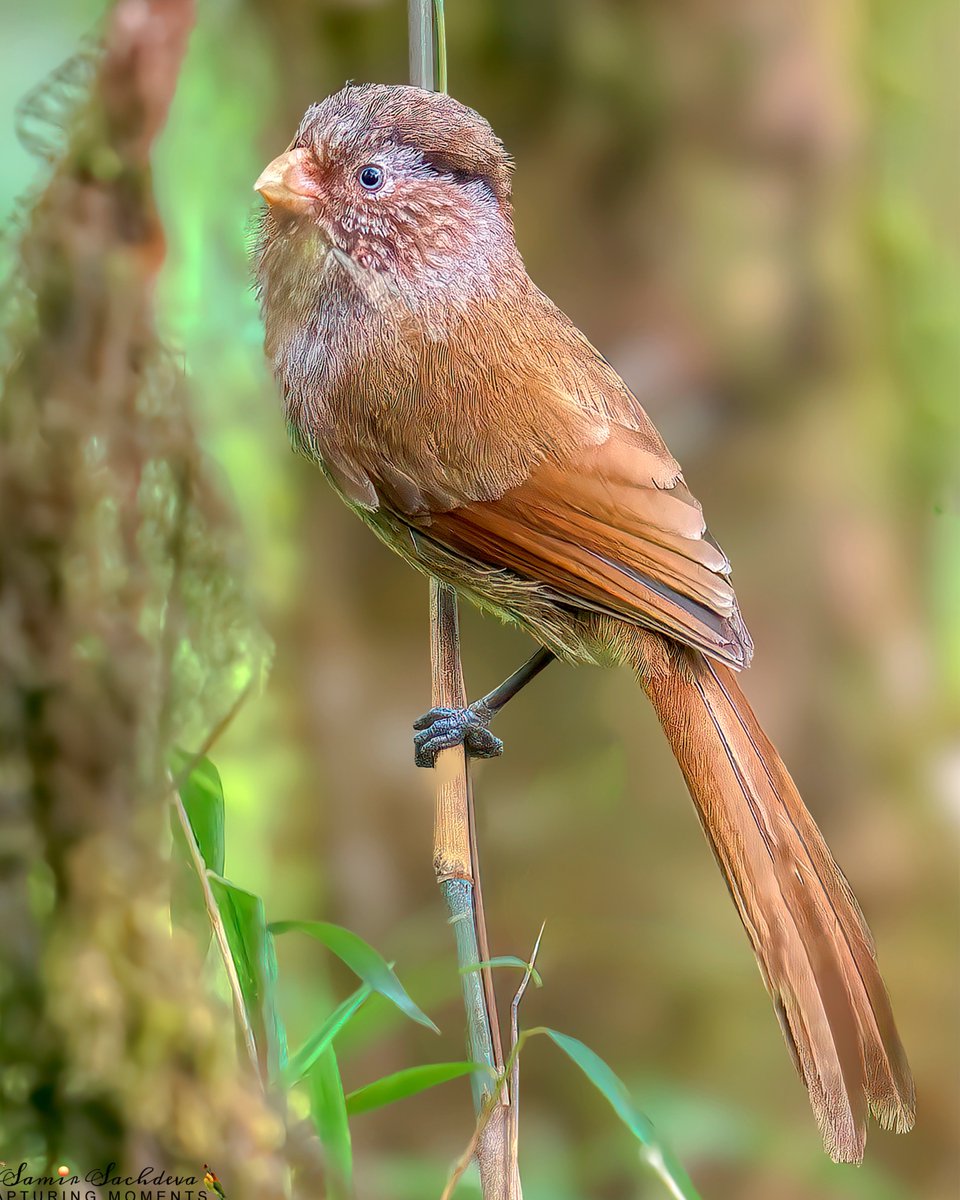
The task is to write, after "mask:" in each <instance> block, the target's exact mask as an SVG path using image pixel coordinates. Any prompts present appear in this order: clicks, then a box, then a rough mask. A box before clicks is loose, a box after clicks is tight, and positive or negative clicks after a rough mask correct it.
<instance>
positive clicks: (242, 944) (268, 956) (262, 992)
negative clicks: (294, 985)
mask: <svg viewBox="0 0 960 1200" xmlns="http://www.w3.org/2000/svg"><path fill="white" fill-rule="evenodd" d="M207 877H208V878H209V880H210V887H211V889H212V890H213V895H214V899H215V900H216V902H217V907H218V908H219V910H220V916H221V918H222V919H223V925H224V929H225V930H226V934H227V942H228V944H229V946H230V955H231V957H232V958H233V965H234V966H235V967H236V971H237V978H238V979H239V981H240V991H241V994H242V995H243V1004H244V1008H245V1009H246V1013H247V1020H248V1021H249V1022H250V1027H251V1028H252V1029H253V1037H254V1041H255V1042H256V1044H257V1057H258V1059H259V1062H260V1069H261V1071H262V1072H263V1073H264V1077H265V1078H267V1079H275V1078H276V1077H277V1074H278V1072H279V1071H280V1070H281V1069H282V1068H283V1066H284V1063H285V1061H286V1054H287V1045H286V1035H285V1033H284V1029H283V1024H282V1023H281V1021H280V1016H279V1013H278V1012H277V1004H276V984H277V955H276V951H275V949H274V945H273V937H272V936H271V934H270V931H269V930H268V929H267V923H266V919H265V917H264V913H263V900H262V899H261V898H260V897H259V896H255V895H254V894H253V893H252V892H248V891H246V890H245V889H244V888H239V887H237V886H236V884H233V883H231V882H230V881H229V879H224V878H223V876H221V875H215V874H214V873H213V872H212V871H208V872H207Z"/></svg>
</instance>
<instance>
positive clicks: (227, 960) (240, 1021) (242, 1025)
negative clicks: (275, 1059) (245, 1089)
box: [173, 788, 263, 1085]
mask: <svg viewBox="0 0 960 1200" xmlns="http://www.w3.org/2000/svg"><path fill="white" fill-rule="evenodd" d="M173 806H174V808H175V809H176V810H177V816H178V818H179V820H180V825H181V828H182V829H183V836H184V837H185V838H186V839H187V849H188V850H189V851H190V858H191V859H192V861H193V865H194V868H195V870H196V872H197V878H198V879H199V880H200V888H201V890H202V891H203V903H204V905H205V907H206V910H207V917H208V918H209V920H210V926H211V928H212V929H213V936H214V937H215V938H216V940H217V946H218V948H219V950H220V957H221V958H222V959H223V968H224V970H225V971H226V973H227V982H228V984H229V985H230V995H231V996H232V997H233V1012H234V1016H235V1017H236V1020H237V1028H238V1029H239V1030H240V1034H241V1037H242V1038H243V1044H244V1046H245V1048H246V1051H247V1057H248V1058H249V1059H250V1065H251V1066H252V1067H253V1073H254V1075H255V1076H256V1078H257V1079H258V1080H260V1082H261V1085H262V1083H263V1080H262V1077H261V1075H260V1061H259V1059H258V1057H257V1043H256V1040H255V1038H254V1036H253V1027H252V1026H251V1024H250V1019H249V1017H248V1016H247V1008H246V1005H245V1004H244V1002H243V992H242V990H241V988H240V977H239V976H238V975H237V968H236V966H235V965H234V961H233V955H232V954H231V953H230V943H229V942H228V941H227V931H226V928H225V926H224V924H223V917H222V916H221V915H220V906H219V905H218V904H217V898H216V896H214V894H213V889H212V888H211V886H210V880H209V878H208V876H207V864H206V863H205V862H204V861H203V855H202V854H201V853H200V847H199V846H198V845H197V839H196V835H195V834H194V832H193V826H192V825H191V824H190V818H189V817H188V816H187V810H186V809H185V808H184V807H183V801H182V800H181V799H180V793H179V792H178V791H177V790H176V788H174V791H173Z"/></svg>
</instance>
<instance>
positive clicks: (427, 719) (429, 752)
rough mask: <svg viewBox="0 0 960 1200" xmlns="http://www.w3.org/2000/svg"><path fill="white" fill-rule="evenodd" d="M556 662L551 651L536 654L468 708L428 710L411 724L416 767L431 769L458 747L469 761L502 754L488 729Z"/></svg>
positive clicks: (499, 745) (501, 743)
mask: <svg viewBox="0 0 960 1200" xmlns="http://www.w3.org/2000/svg"><path fill="white" fill-rule="evenodd" d="M555 658H556V655H555V654H554V653H553V651H551V650H546V649H542V650H538V651H537V652H536V654H534V655H533V657H532V658H529V659H528V660H527V661H526V662H525V663H524V664H523V666H522V667H520V668H519V670H516V671H514V673H513V674H512V675H511V676H510V678H509V679H505V680H504V681H503V683H501V684H500V686H499V687H495V688H494V689H493V691H492V692H488V693H487V695H486V696H484V697H483V699H482V700H477V701H476V702H475V703H473V704H471V705H470V707H469V708H431V709H430V711H429V712H427V713H424V714H423V716H422V717H420V718H419V720H417V721H414V723H413V727H414V729H417V730H419V731H420V732H419V733H416V734H414V738H413V745H414V760H415V762H416V764H417V766H418V767H432V766H434V764H435V763H436V759H437V755H438V754H439V753H440V751H441V750H446V749H448V748H449V747H450V746H459V745H461V744H462V745H463V748H464V749H465V750H466V752H467V753H468V754H469V755H470V756H471V757H472V758H496V757H497V755H498V754H502V753H503V742H501V741H500V739H499V738H498V737H494V735H493V734H492V733H491V732H490V730H489V729H488V728H487V726H488V725H489V724H490V722H491V721H492V720H493V718H494V717H495V716H496V714H497V713H498V712H499V711H500V709H501V708H503V706H504V705H505V704H506V703H507V701H508V700H510V699H512V698H513V697H514V696H515V695H516V694H517V692H519V691H521V690H522V689H523V688H525V687H526V686H527V684H528V683H529V682H530V680H531V679H533V678H534V677H535V676H537V675H539V674H540V672H541V671H542V670H543V668H544V667H545V666H547V664H548V663H552V662H553V660H554V659H555Z"/></svg>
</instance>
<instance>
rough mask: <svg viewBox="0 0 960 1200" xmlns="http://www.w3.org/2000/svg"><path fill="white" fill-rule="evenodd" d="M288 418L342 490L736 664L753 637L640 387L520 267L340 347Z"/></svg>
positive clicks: (293, 402)
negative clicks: (423, 319)
mask: <svg viewBox="0 0 960 1200" xmlns="http://www.w3.org/2000/svg"><path fill="white" fill-rule="evenodd" d="M337 379H338V383H337V386H336V387H332V388H331V390H330V391H329V393H328V394H327V395H326V396H325V398H324V403H323V404H322V405H317V403H316V398H315V397H313V396H312V395H310V394H309V393H308V394H301V393H295V394H292V395H288V398H287V401H288V410H289V413H290V416H291V421H292V424H293V425H294V426H295V427H296V428H298V429H300V430H301V431H307V432H306V433H305V434H304V433H301V437H302V438H303V439H304V440H305V441H306V442H307V444H308V445H307V448H308V450H309V452H311V453H314V454H315V455H316V456H317V457H319V458H320V459H321V461H322V462H323V463H324V465H325V468H326V470H327V472H328V474H329V475H330V477H331V479H332V480H333V481H334V483H335V484H336V486H338V487H339V489H340V490H341V492H342V493H343V494H344V496H345V498H346V499H347V500H348V501H350V502H351V503H354V504H356V505H357V506H358V507H360V508H365V509H368V510H376V509H377V508H378V507H379V506H381V505H383V506H384V507H385V508H387V509H389V510H391V511H393V512H395V513H396V514H397V515H398V516H400V517H401V518H402V519H403V521H405V522H406V523H407V524H408V525H410V526H412V527H413V528H415V529H417V530H419V531H420V532H421V533H422V534H423V535H424V536H426V537H428V538H431V539H433V540H435V541H436V542H438V543H441V544H443V545H445V546H447V547H448V548H450V549H452V550H454V551H455V552H456V553H458V554H461V555H463V556H464V557H465V558H467V559H469V560H472V561H474V562H477V563H480V564H484V565H486V566H493V567H504V568H509V569H510V570H511V571H514V572H516V573H517V574H518V575H520V576H522V577H524V578H526V579H530V580H534V581H537V582H539V583H542V584H545V585H546V586H547V587H548V588H550V589H551V591H552V592H554V593H555V594H556V595H557V596H558V597H559V598H560V600H561V602H563V603H566V604H569V605H571V606H574V607H581V608H584V607H585V608H591V609H598V610H600V611H604V612H611V613H614V614H616V615H617V616H620V617H623V618H625V619H627V620H629V621H634V622H637V623H639V624H644V625H647V626H651V627H653V628H655V629H658V630H662V631H663V632H665V633H667V634H669V635H670V636H671V637H674V638H676V639H678V640H680V641H682V642H685V643H687V644H689V645H691V646H695V647H697V648H698V649H701V650H703V651H705V652H706V653H708V654H711V655H713V656H715V657H717V658H720V659H722V660H724V661H725V662H728V663H730V664H731V665H732V666H738V667H739V666H744V665H745V664H746V663H747V662H748V661H749V658H750V651H751V643H750V638H749V635H748V634H747V631H746V629H745V628H744V625H743V622H742V620H741V619H740V614H739V612H738V610H737V603H736V598H735V596H734V593H733V589H732V587H731V586H730V582H729V579H728V574H729V569H730V568H729V564H728V563H727V560H726V558H725V556H724V555H723V553H722V551H721V550H720V549H719V548H718V546H717V545H716V543H715V542H714V541H713V540H712V539H711V538H710V536H709V534H708V533H707V531H706V526H705V525H704V521H703V514H702V512H701V509H700V505H699V504H698V503H697V501H696V500H695V499H694V497H693V496H692V495H691V494H690V492H689V491H688V490H687V487H686V484H685V483H684V481H683V477H682V476H681V474H680V468H679V466H678V465H677V463H676V461H675V460H674V459H673V457H672V456H671V454H670V452H669V450H668V449H667V447H666V446H665V444H664V442H663V439H662V438H661V437H660V435H659V433H658V432H657V430H656V429H655V428H654V426H653V424H652V422H651V421H650V419H649V417H648V416H647V414H646V413H645V412H644V411H643V408H642V407H641V406H640V404H639V402H638V401H637V399H636V398H635V397H634V396H633V395H632V394H631V392H630V391H629V389H628V388H627V387H626V386H625V384H624V383H623V381H622V380H621V379H620V378H619V376H618V375H617V373H616V371H614V370H613V368H612V367H611V366H610V365H609V363H607V362H606V361H605V360H604V358H603V357H602V356H601V355H600V354H598V352H597V351H596V350H595V349H594V348H593V346H591V345H590V343H589V342H588V341H587V339H586V338H585V337H584V336H583V335H582V334H581V333H580V331H579V330H578V329H577V328H576V326H575V325H573V323H572V322H571V321H570V320H569V319H568V318H567V317H566V316H564V314H563V313H561V312H560V311H559V309H557V308H556V307H555V305H553V304H552V303H551V301H550V300H549V299H548V298H547V297H546V296H544V295H543V294H542V293H541V292H539V291H538V290H537V289H536V288H535V287H534V286H533V285H532V284H531V283H530V282H529V280H528V279H527V278H526V276H525V275H524V276H523V278H522V279H521V280H520V281H519V282H518V283H517V286H516V289H515V291H514V292H513V293H512V297H511V301H510V303H506V302H505V301H504V300H503V298H502V297H501V296H499V295H498V296H497V297H496V298H488V299H487V300H486V301H485V302H478V303H477V305H476V306H475V308H473V309H471V310H470V311H468V312H467V313H465V314H463V315H462V316H461V318H460V319H459V323H458V325H457V326H456V329H455V332H454V333H451V334H450V335H449V336H446V337H434V336H432V335H431V336H427V333H426V332H425V331H424V329H423V328H421V326H420V325H419V324H418V323H417V322H409V321H406V322H400V324H399V325H398V326H397V328H396V329H394V330H393V332H392V334H391V336H390V337H387V336H386V335H385V334H384V335H383V336H382V338H381V341H380V342H379V343H378V348H377V352H376V353H372V352H371V353H365V354H361V353H357V355H356V357H355V359H354V360H353V361H350V362H344V363H341V364H340V369H339V371H338V375H337Z"/></svg>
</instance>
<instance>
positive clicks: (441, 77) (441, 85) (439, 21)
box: [433, 0, 447, 92]
mask: <svg viewBox="0 0 960 1200" xmlns="http://www.w3.org/2000/svg"><path fill="white" fill-rule="evenodd" d="M433 28H434V33H435V36H436V40H437V56H436V64H437V83H436V88H437V91H438V92H445V91H446V90H447V24H446V19H445V17H444V13H443V0H433Z"/></svg>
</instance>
